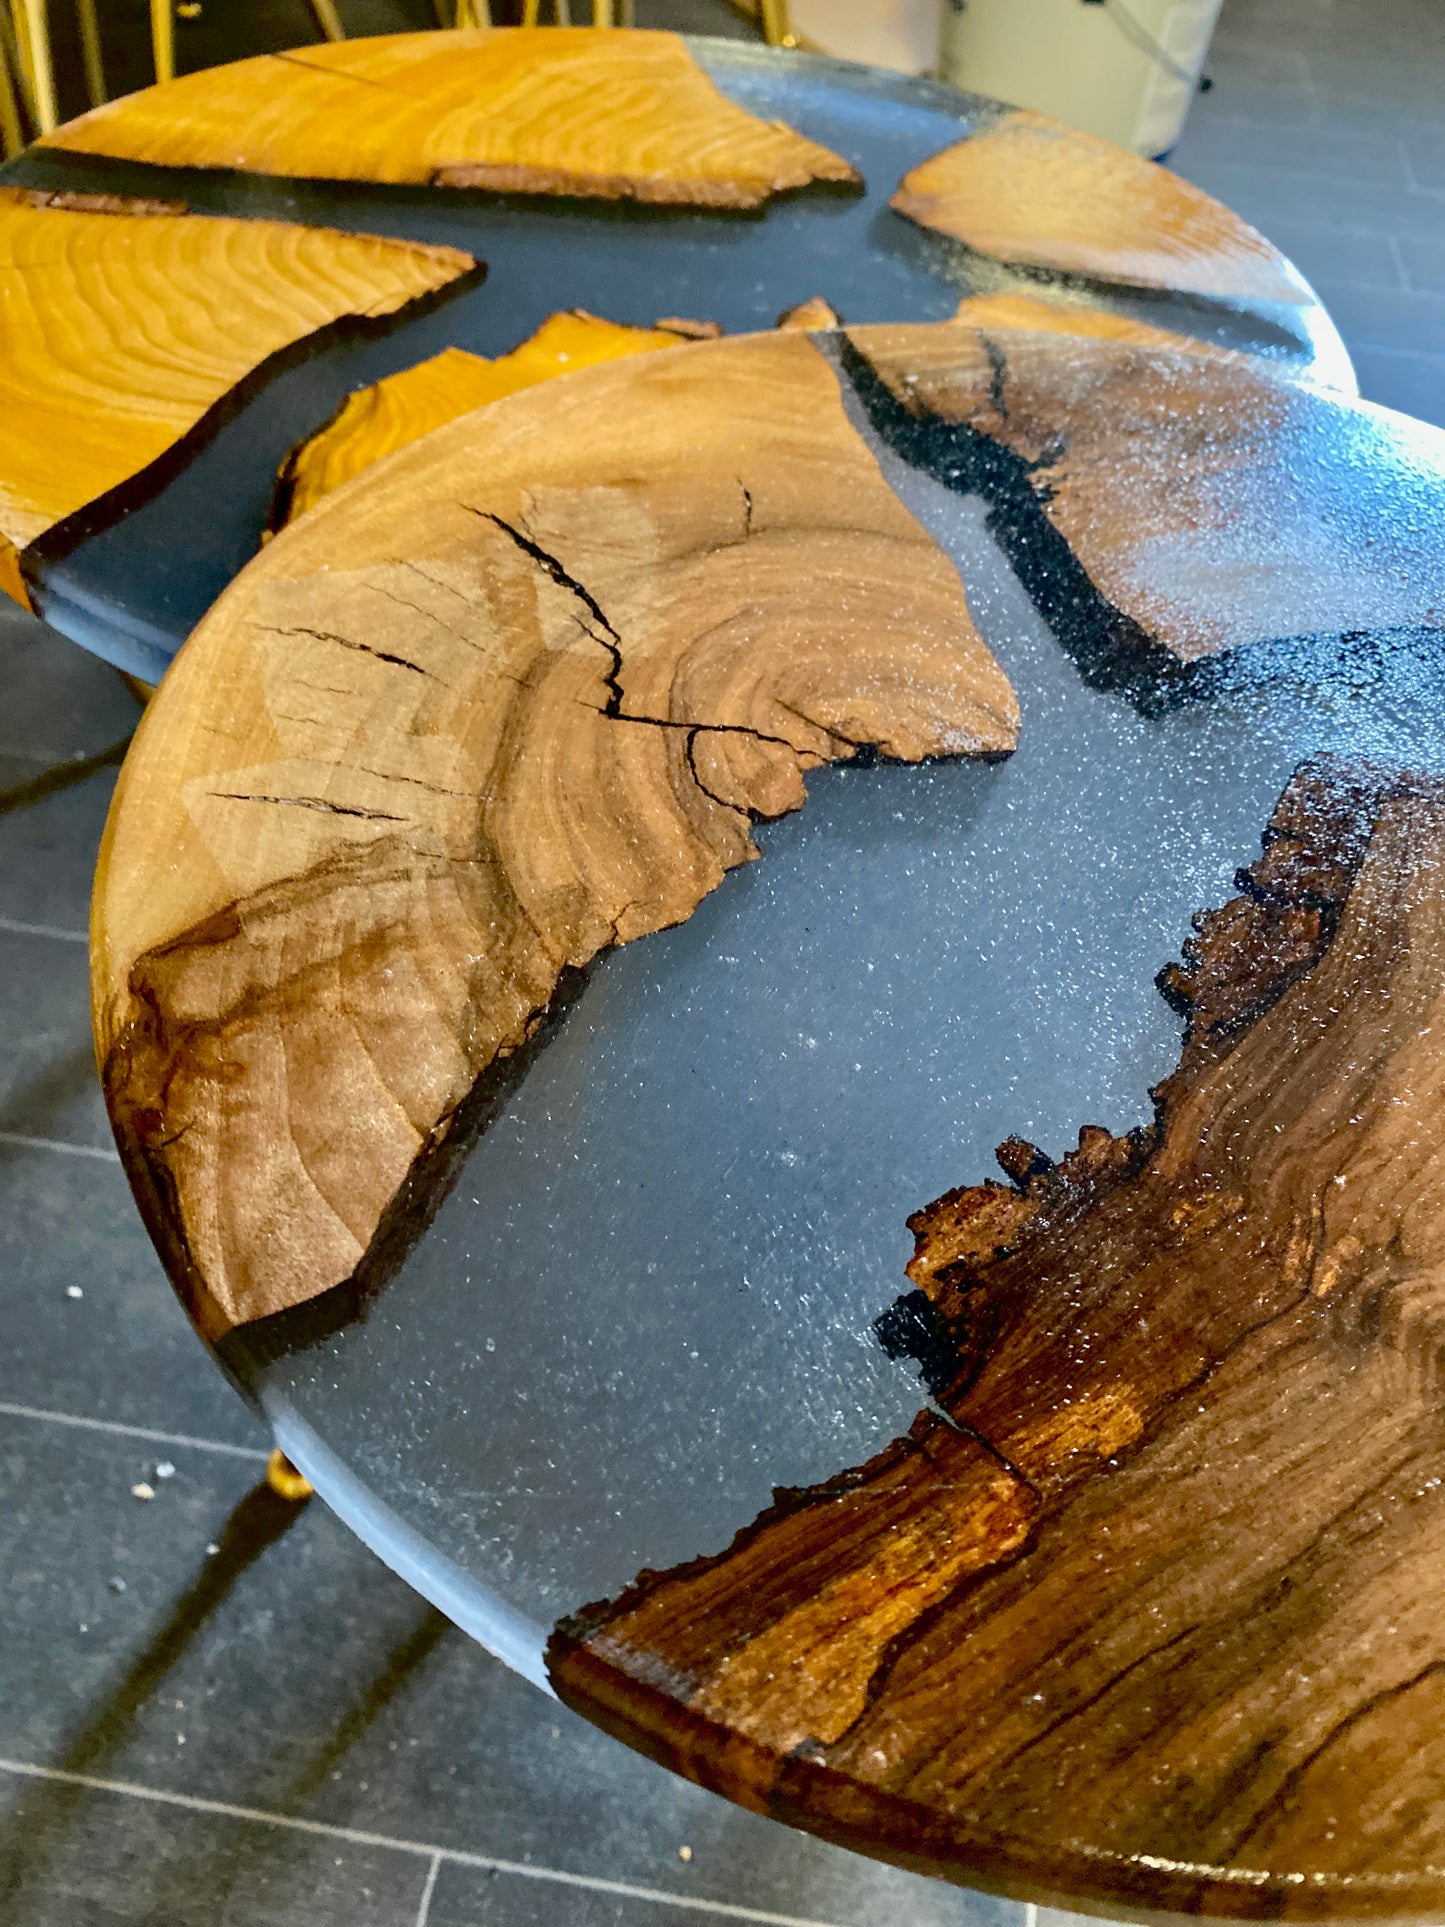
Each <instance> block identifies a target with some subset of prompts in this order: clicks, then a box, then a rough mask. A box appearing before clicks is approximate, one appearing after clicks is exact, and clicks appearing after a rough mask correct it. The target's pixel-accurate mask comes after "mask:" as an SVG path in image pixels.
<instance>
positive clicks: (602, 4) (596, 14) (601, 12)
mask: <svg viewBox="0 0 1445 1927" xmlns="http://www.w3.org/2000/svg"><path fill="white" fill-rule="evenodd" d="M592 24H593V26H594V27H614V26H616V24H617V23H616V21H615V20H614V19H613V18H612V0H592Z"/></svg>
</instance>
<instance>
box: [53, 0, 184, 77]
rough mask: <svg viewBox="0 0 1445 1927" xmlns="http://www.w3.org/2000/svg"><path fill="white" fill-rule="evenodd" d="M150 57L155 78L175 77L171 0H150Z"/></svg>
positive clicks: (174, 42)
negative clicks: (152, 61) (154, 70)
mask: <svg viewBox="0 0 1445 1927" xmlns="http://www.w3.org/2000/svg"><path fill="white" fill-rule="evenodd" d="M32 4H33V0H32ZM151 57H152V59H153V60H154V62H155V69H156V79H157V80H174V79H175V77H176V23H175V20H174V18H173V16H172V14H171V0H151Z"/></svg>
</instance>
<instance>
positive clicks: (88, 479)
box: [0, 188, 475, 589]
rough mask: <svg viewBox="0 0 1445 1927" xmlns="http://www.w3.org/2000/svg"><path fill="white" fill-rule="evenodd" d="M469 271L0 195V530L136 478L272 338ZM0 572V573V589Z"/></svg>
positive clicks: (401, 256)
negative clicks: (0, 347)
mask: <svg viewBox="0 0 1445 1927" xmlns="http://www.w3.org/2000/svg"><path fill="white" fill-rule="evenodd" d="M102 209H103V210H105V211H102ZM474 266H475V263H474V262H473V260H472V258H471V256H470V255H468V254H463V253H461V252H460V250H458V249H456V248H445V247H424V246H420V245H418V244H416V243H414V242H410V241H387V240H382V239H379V238H377V237H375V236H371V235H364V234H341V233H336V232H334V231H332V230H331V229H327V228H306V227H296V226H292V225H290V224H288V223H285V222H279V221H238V220H230V219H217V218H212V217H210V216H207V215H199V214H187V213H185V212H184V211H183V210H177V209H175V208H173V207H168V206H165V205H164V204H159V205H158V204H157V203H154V202H121V201H111V200H102V199H101V197H95V196H76V195H71V196H55V195H50V196H47V195H44V194H35V193H29V192H26V191H25V190H22V189H18V188H4V189H0V341H3V343H4V351H3V353H0V419H3V421H4V423H5V434H4V437H3V441H0V537H3V538H4V540H5V541H6V542H7V543H8V544H9V545H10V547H11V549H12V550H21V549H23V548H24V547H25V546H26V544H28V543H30V542H33V541H34V540H35V539H36V538H37V537H38V536H40V535H42V534H43V533H44V532H45V531H46V530H47V529H50V528H52V527H54V525H55V524H56V523H57V522H60V521H62V520H63V519H64V518H65V517H66V516H68V515H71V514H73V513H74V512H75V511H76V510H77V509H79V508H82V507H83V506H84V505H85V504H86V503H88V502H91V501H93V500H95V498H96V497H97V496H100V495H103V494H105V493H106V491H107V490H109V489H113V488H115V487H116V486H117V485H118V484H120V483H122V482H125V481H127V480H128V479H129V478H130V477H132V476H134V475H136V474H137V473H138V472H139V471H140V470H141V469H143V468H145V467H146V466H147V465H148V464H149V463H151V462H153V461H154V460H155V459H156V458H157V457H158V456H160V455H162V454H164V453H165V451H166V450H167V449H169V448H170V447H171V446H172V445H173V444H174V443H175V442H177V441H178V440H179V439H180V438H181V436H183V435H184V434H186V433H187V431H188V430H190V429H192V428H194V427H195V425H196V424H197V422H199V421H200V419H201V417H202V416H203V415H205V414H206V412H207V410H208V409H210V408H211V407H212V406H213V405H214V404H215V403H216V402H217V401H219V400H220V399H221V397H222V396H224V395H225V394H226V393H227V392H228V391H229V390H230V389H232V388H233V387H234V386H235V385H236V383H237V382H239V381H240V380H241V379H242V378H243V377H244V376H246V375H248V374H250V373H251V372H252V371H253V370H254V369H256V368H257V367H258V366H259V365H260V364H261V363H262V362H263V361H265V360H266V358H267V356H269V355H271V354H274V353H275V352H277V351H278V350H279V349H282V348H286V347H289V346H290V345H291V344H293V343H295V342H297V341H300V340H301V339H302V338H303V337H304V336H307V335H309V334H311V333H313V332H314V331H315V330H316V329H318V328H321V327H324V326H325V325H326V324H328V323H330V322H334V321H336V320H338V319H339V318H340V317H341V316H343V315H358V316H382V315H388V314H391V313H394V312H395V311H396V310H397V309H398V308H401V307H403V306H404V305H405V304H406V303H407V302H409V301H411V300H413V299H415V298H416V297H417V296H419V295H424V294H429V293H431V292H433V291H434V290H436V289H438V288H441V287H443V286H445V285H446V284H447V283H448V282H450V281H454V280H455V279H456V278H457V277H458V276H460V275H462V274H465V273H467V272H468V271H469V270H471V269H472V268H473V267H474ZM14 573H15V564H14V563H13V562H8V563H6V564H5V565H3V567H0V575H3V577H4V579H5V582H6V586H7V587H11V588H12V589H13V583H11V581H10V578H11V577H12V576H13V575H14Z"/></svg>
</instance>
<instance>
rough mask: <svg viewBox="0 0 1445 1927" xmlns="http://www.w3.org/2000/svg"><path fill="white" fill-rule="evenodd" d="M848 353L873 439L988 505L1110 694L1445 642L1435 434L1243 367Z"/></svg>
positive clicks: (904, 344) (1004, 351) (1023, 337)
mask: <svg viewBox="0 0 1445 1927" xmlns="http://www.w3.org/2000/svg"><path fill="white" fill-rule="evenodd" d="M847 339H848V342H849V344H850V348H851V353H852V356H853V358H854V366H855V371H856V373H857V375H858V377H859V378H860V380H862V381H863V383H864V386H865V387H866V388H867V389H869V390H870V392H871V394H872V397H873V403H874V409H875V419H876V420H877V421H878V423H879V425H880V427H881V428H882V429H883V430H884V432H885V433H886V434H887V435H888V436H889V437H890V438H891V439H893V440H895V441H896V442H897V443H898V444H899V445H900V446H901V447H902V448H903V449H904V451H905V452H906V453H908V454H910V455H911V457H912V458H913V459H915V460H917V461H920V462H923V463H925V464H926V465H929V466H933V467H935V468H937V469H939V470H941V471H946V472H948V473H950V474H951V475H952V476H953V477H954V480H955V485H956V486H969V487H976V488H977V489H978V490H979V491H980V492H981V493H982V494H983V495H984V496H985V497H987V498H988V499H989V500H990V501H991V502H992V503H993V505H994V507H995V511H996V526H998V527H999V530H1000V533H1001V534H1002V535H1003V537H1004V539H1005V541H1006V542H1007V543H1008V544H1009V545H1010V547H1011V550H1012V553H1013V555H1014V558H1015V563H1016V566H1018V567H1019V568H1020V570H1021V572H1022V573H1023V574H1024V575H1025V578H1026V579H1027V580H1028V581H1029V583H1030V587H1031V588H1032V589H1033V590H1034V592H1035V594H1036V595H1037V596H1038V597H1039V598H1040V600H1041V601H1043V602H1044V603H1045V605H1046V606H1048V608H1049V613H1050V615H1051V618H1052V619H1053V620H1055V622H1056V624H1057V625H1058V626H1059V627H1060V629H1061V630H1063V631H1064V632H1065V633H1066V634H1069V635H1072V636H1073V638H1074V639H1075V640H1076V641H1077V643H1078V645H1079V648H1080V651H1081V653H1082V655H1083V656H1084V657H1085V658H1086V660H1087V662H1088V663H1089V665H1090V666H1091V668H1092V669H1095V670H1097V672H1098V674H1099V675H1100V677H1101V678H1103V679H1104V680H1110V679H1115V680H1118V681H1121V682H1123V683H1126V684H1128V683H1130V682H1139V681H1140V680H1141V679H1143V680H1147V679H1148V678H1150V677H1157V678H1160V679H1162V681H1163V683H1165V684H1167V683H1168V681H1169V678H1170V676H1171V675H1173V674H1174V672H1175V671H1177V670H1179V669H1180V668H1184V669H1194V670H1197V669H1199V668H1200V667H1201V665H1203V664H1205V663H1207V662H1209V661H1210V660H1211V659H1218V658H1221V657H1224V656H1227V655H1230V654H1231V653H1233V652H1237V651H1241V650H1252V651H1253V653H1254V656H1255V657H1263V656H1264V655H1265V654H1266V652H1265V651H1264V649H1263V648H1262V645H1266V644H1269V645H1275V644H1277V643H1280V642H1283V641H1291V640H1297V639H1308V638H1311V637H1323V638H1334V637H1338V636H1344V635H1349V634H1352V633H1354V634H1366V633H1370V632H1374V633H1377V634H1378V633H1382V632H1385V631H1387V630H1389V629H1392V628H1396V629H1400V628H1422V629H1438V628H1445V436H1442V435H1441V434H1440V433H1439V432H1438V431H1435V430H1433V429H1429V428H1426V427H1424V426H1422V424H1420V423H1418V422H1413V421H1408V420H1407V419H1405V418H1404V417H1402V416H1398V415H1392V414H1390V413H1389V412H1388V411H1387V410H1384V409H1377V408H1371V407H1369V406H1368V405H1366V404H1362V403H1357V402H1347V401H1343V400H1340V399H1336V398H1334V397H1332V396H1330V395H1329V394H1328V393H1327V392H1325V391H1321V390H1317V389H1312V388H1309V387H1307V386H1304V385H1302V384H1299V383H1296V382H1293V381H1290V380H1288V379H1284V378H1282V377H1279V376H1276V375H1273V374H1271V373H1270V372H1269V371H1268V370H1267V369H1266V368H1265V367H1264V366H1263V365H1262V364H1260V363H1258V362H1255V361H1254V360H1253V359H1252V358H1251V357H1248V356H1243V355H1231V356H1223V355H1215V356H1202V355H1200V354H1198V353H1197V352H1195V351H1194V350H1193V349H1191V350H1190V351H1189V352H1177V353H1176V352H1172V351H1170V350H1167V349H1164V348H1160V347H1157V346H1154V345H1140V344H1136V343H1133V342H1129V341H1110V340H1092V341H1084V340H1080V341H1077V342H1069V341H1068V340H1067V339H1066V338H1061V337H1059V336H1058V335H1056V334H1040V333H1034V332H1029V333H1023V332H1019V331H1016V330H1012V329H1005V328H987V329H978V328H971V327H968V326H967V325H965V324H963V323H961V322H957V321H952V322H940V323H933V324H929V323H923V324H912V325H910V324H904V325H900V326H889V325H880V326H872V327H862V328H853V329H850V330H849V331H848V336H847ZM1405 504H1408V505H1409V512H1408V513H1403V512H1402V505H1405ZM1041 522H1043V523H1045V524H1046V525H1047V528H1048V529H1050V530H1052V531H1053V535H1054V537H1055V538H1056V539H1055V540H1054V542H1053V545H1052V547H1051V546H1050V545H1049V543H1047V542H1045V541H1043V540H1041V536H1040V526H1039V525H1040V523H1041ZM1071 571H1073V575H1071V573H1070V572H1071ZM1074 576H1077V577H1078V580H1077V581H1075V580H1074ZM1084 592H1087V594H1086V593H1084ZM1091 598H1092V600H1091ZM1268 654H1269V655H1270V656H1271V657H1273V658H1274V659H1279V658H1280V652H1279V651H1278V650H1277V649H1273V648H1271V650H1270V651H1269V652H1268Z"/></svg>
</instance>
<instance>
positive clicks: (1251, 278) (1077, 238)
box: [892, 109, 1312, 302]
mask: <svg viewBox="0 0 1445 1927" xmlns="http://www.w3.org/2000/svg"><path fill="white" fill-rule="evenodd" d="M892 205H893V206H894V207H895V208H896V209H897V211H898V212H899V213H900V214H905V215H907V216H908V218H909V219H910V220H912V221H917V222H918V224H919V225H920V226H921V227H926V228H932V229H933V230H934V231H935V232H937V233H939V234H948V235H951V236H953V237H954V238H955V239H957V240H960V241H963V242H966V243H967V245H968V246H969V247H971V248H974V249H976V250H977V251H978V252H979V253H980V254H988V255H992V256H993V258H994V259H995V260H998V261H1007V262H1009V263H1011V264H1013V265H1015V266H1019V267H1033V268H1053V269H1056V270H1059V271H1061V272H1063V273H1066V274H1078V275H1086V276H1088V277H1090V278H1091V279H1093V280H1098V281H1111V282H1117V283H1119V284H1121V285H1123V286H1127V287H1137V288H1160V289H1167V290H1172V291H1175V292H1178V293H1181V294H1199V295H1204V296H1207V297H1211V298H1213V299H1215V300H1219V301H1231V302H1240V301H1244V302H1248V301H1288V302H1302V301H1309V300H1311V299H1312V296H1311V294H1310V291H1309V287H1308V285H1307V283H1306V282H1304V281H1303V280H1302V279H1301V278H1300V276H1299V275H1298V274H1296V272H1295V271H1294V269H1293V268H1292V267H1291V266H1290V264H1289V262H1288V261H1287V260H1286V259H1285V257H1284V256H1283V255H1282V254H1281V253H1280V251H1279V249H1278V248H1276V247H1273V246H1272V245H1271V244H1270V243H1269V242H1268V241H1266V240H1265V238H1264V236H1263V235H1262V234H1259V233H1257V232H1256V231H1255V229H1254V228H1252V227H1250V226H1249V224H1248V223H1247V222H1245V221H1242V220H1240V218H1239V216H1238V215H1237V214H1233V213H1231V212H1230V210H1229V209H1228V208H1226V207H1224V206H1222V205H1221V204H1220V202H1218V201H1216V200H1214V199H1213V198H1212V197H1211V196H1210V195H1208V194H1206V193H1204V192H1203V190H1202V189H1200V188H1197V187H1195V186H1194V185H1193V184H1192V183H1191V182H1189V181H1186V180H1184V179H1183V178H1182V176H1180V175H1178V174H1174V173H1171V172H1170V170H1169V169H1168V168H1164V167H1159V166H1156V165H1155V163H1154V162H1153V161H1146V160H1141V159H1140V158H1139V156H1138V155H1137V154H1131V153H1129V152H1128V151H1127V150H1126V149H1124V148H1122V147H1115V146H1114V145H1113V143H1112V142H1110V141H1106V140H1100V139H1099V138H1098V136H1097V135H1094V134H1084V133H1081V132H1079V130H1078V129H1077V128H1073V127H1066V126H1064V125H1063V123H1062V122H1060V121H1055V120H1050V119H1049V118H1048V116H1047V115H1044V114H1036V113H1034V112H1032V111H1030V110H1025V109H1013V110H1011V111H1009V112H1008V113H1006V114H1004V115H1003V116H1002V117H1001V118H1000V119H999V120H997V121H996V122H994V123H993V125H992V126H989V127H986V128H985V129H984V130H983V131H982V132H981V133H978V134H974V135H973V136H972V137H971V138H969V139H968V140H962V141H957V142H955V143H954V145H953V146H952V147H945V148H944V149H943V150H942V151H941V152H940V153H937V154H934V155H933V156H931V158H930V159H928V160H926V161H924V162H922V163H921V165H919V166H918V167H915V168H913V169H912V170H911V171H910V172H909V173H908V174H906V175H905V176H904V177H903V180H902V182H901V183H900V185H899V188H898V191H897V193H896V194H895V195H894V196H893V201H892Z"/></svg>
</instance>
